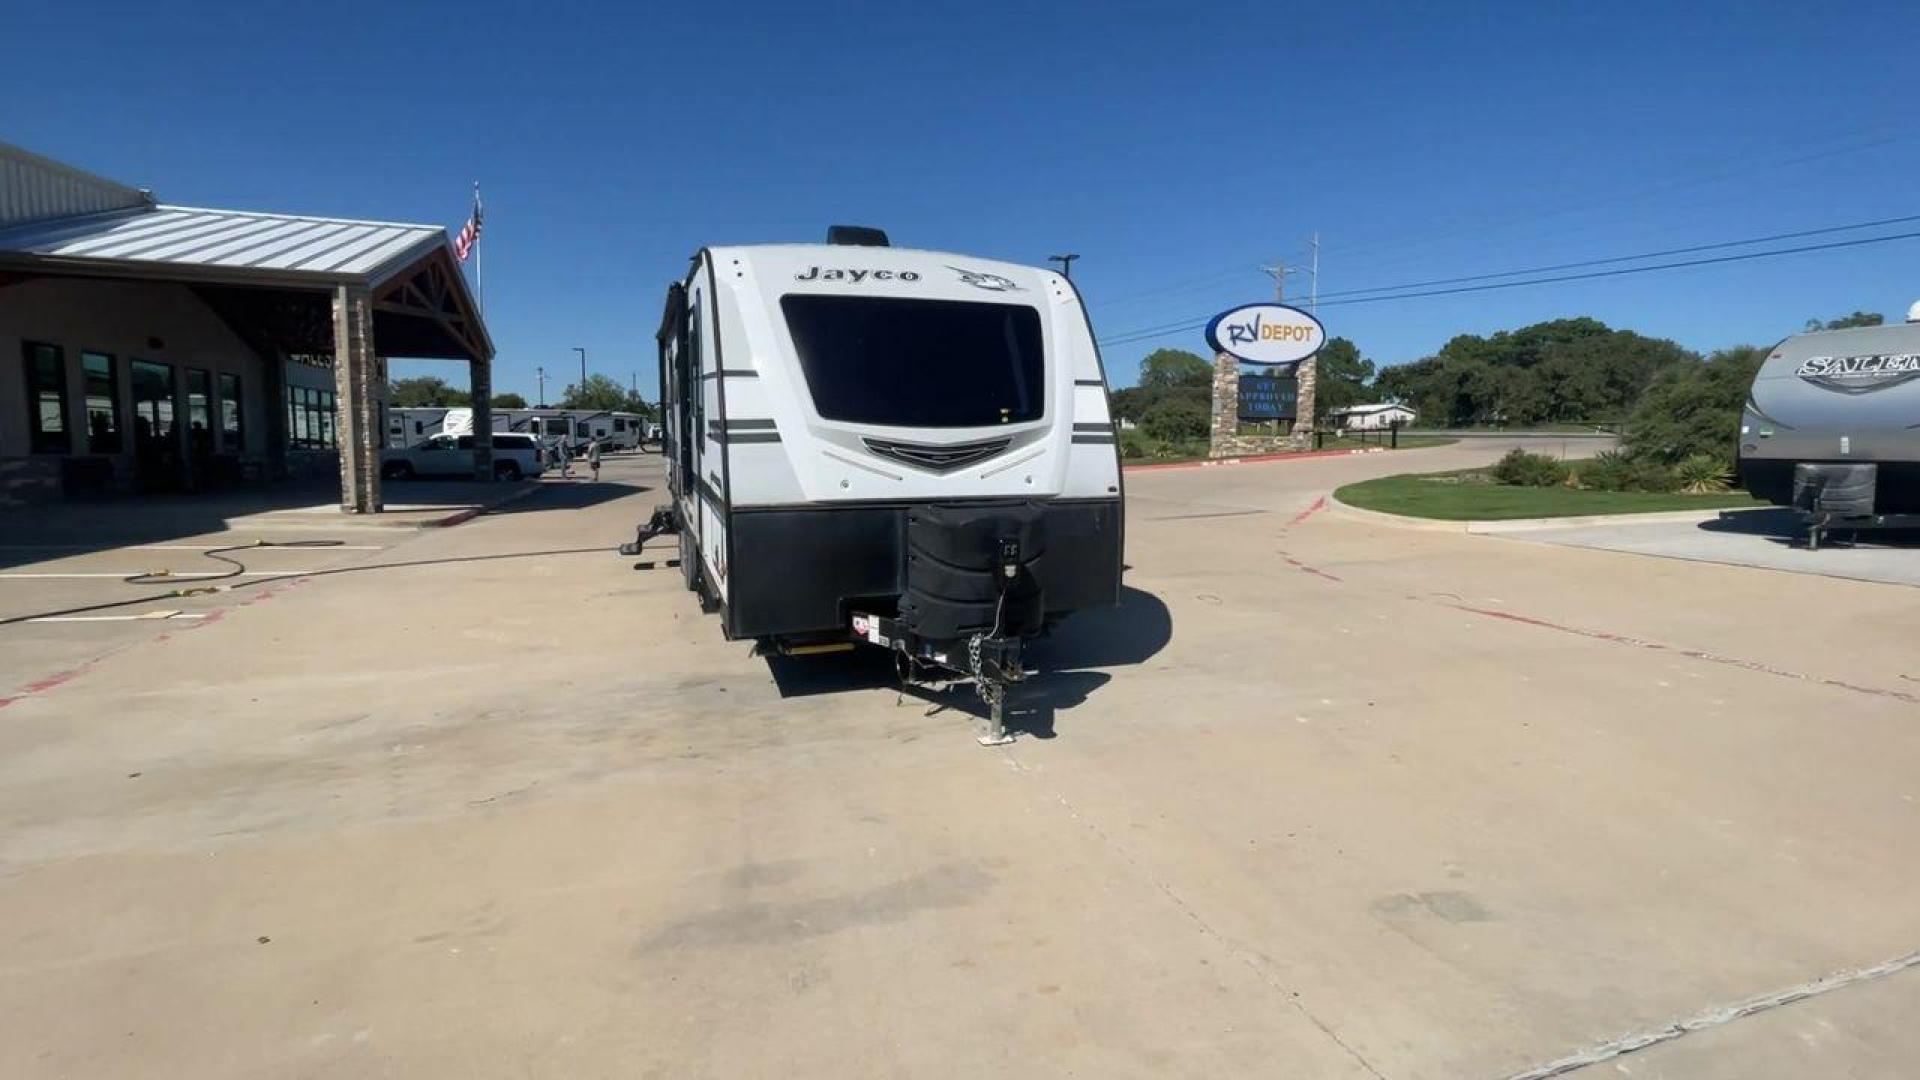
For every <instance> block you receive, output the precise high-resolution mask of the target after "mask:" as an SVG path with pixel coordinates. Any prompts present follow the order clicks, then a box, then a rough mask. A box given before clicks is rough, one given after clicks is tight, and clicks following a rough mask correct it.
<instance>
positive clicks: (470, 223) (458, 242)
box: [453, 184, 485, 262]
mask: <svg viewBox="0 0 1920 1080" xmlns="http://www.w3.org/2000/svg"><path fill="white" fill-rule="evenodd" d="M484 209H485V208H484V207H482V206H481V205H480V185H479V184H475V185H473V213H471V214H468V215H467V223H466V224H465V225H462V226H460V235H459V236H456V237H454V238H453V253H454V255H456V256H458V257H459V259H460V261H461V262H466V261H467V256H469V255H471V254H473V245H475V244H477V243H479V242H480V220H481V218H482V217H483V216H484V213H483V211H484Z"/></svg>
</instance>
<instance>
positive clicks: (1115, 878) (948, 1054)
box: [0, 440, 1920, 1080]
mask: <svg viewBox="0 0 1920 1080" xmlns="http://www.w3.org/2000/svg"><path fill="white" fill-rule="evenodd" d="M1510 445H1511V442H1510V441H1505V440H1483V441H1477V442H1474V443H1472V444H1462V445H1459V446H1453V447H1443V448H1436V449H1429V450H1409V451H1402V452H1399V453H1397V454H1391V455H1388V454H1382V455H1363V456H1354V457H1336V458H1320V459H1314V460H1308V461H1299V462H1284V463H1274V464H1248V465H1241V466H1223V467H1213V468H1197V469H1186V470H1168V471H1157V472H1144V473H1132V474H1129V476H1128V477H1127V494H1128V500H1129V519H1128V536H1127V540H1128V550H1127V558H1128V562H1129V563H1130V564H1131V570H1130V571H1129V574H1128V577H1127V585H1128V588H1127V593H1126V598H1125V602H1124V604H1123V605H1122V607H1121V608H1120V609H1118V610H1117V611H1114V612H1108V613H1092V614H1087V615H1082V616H1078V617H1076V618H1075V619H1073V620H1071V621H1069V622H1068V623H1067V624H1066V625H1065V626H1064V627H1063V628H1062V629H1061V632H1060V633H1059V634H1058V635H1057V636H1056V637H1054V638H1053V639H1052V640H1050V641H1048V642H1046V643H1045V644H1044V645H1043V646H1042V647H1041V648H1039V649H1038V650H1037V654H1036V658H1037V660H1038V662H1039V664H1040V666H1041V667H1043V668H1044V669H1045V671H1046V674H1045V675H1044V676H1042V677H1041V678H1040V679H1039V680H1038V681H1037V682H1035V683H1033V684H1031V685H1030V686H1029V688H1028V689H1027V691H1026V694H1025V696H1024V698H1023V700H1022V701H1021V702H1020V703H1019V705H1018V709H1019V715H1018V716H1017V720H1018V721H1019V722H1020V724H1021V726H1022V727H1024V728H1025V729H1026V731H1027V732H1028V734H1027V736H1026V737H1024V738H1022V739H1021V740H1020V741H1019V742H1017V743H1015V744H1014V745H1013V746H1011V747H1007V748H1003V749H998V750H985V749H981V748H979V747H977V746H975V745H974V744H973V741H972V739H971V738H970V737H969V735H970V730H971V724H972V720H971V717H970V716H969V715H968V714H967V713H966V711H965V709H964V706H965V705H966V704H967V700H966V698H964V697H962V696H956V697H954V698H952V699H951V700H950V701H946V702H943V703H935V705H933V706H930V704H929V703H928V702H927V701H924V700H921V699H918V698H915V697H912V696H903V695H900V694H898V693H897V692H896V691H895V690H894V688H893V687H892V685H891V683H890V681H889V679H888V678H887V674H886V668H885V666H884V665H880V666H878V667H876V666H875V665H873V664H870V663H865V662H862V661H861V660H859V659H858V658H854V659H851V660H849V659H847V658H838V659H834V658H826V659H821V660H817V661H810V662H807V663H800V662H786V663H783V664H780V665H778V666H770V665H769V663H768V662H767V661H765V660H761V659H756V658H754V657H752V656H751V655H750V654H749V651H748V648H747V646H746V645H745V644H744V643H738V644H729V643H726V642H723V641H721V640H720V632H719V629H718V627H717V625H716V623H715V620H714V619H713V618H712V617H710V616H702V615H701V614H700V613H699V611H698V608H697V606H696V604H695V603H694V601H693V599H692V597H691V596H690V594H688V593H686V592H684V591H683V590H682V589H681V587H680V581H679V577H678V575H677V572H676V571H672V570H667V569H655V570H644V571H636V570H634V569H632V568H631V566H632V562H633V560H631V559H622V558H619V557H617V556H615V555H613V554H612V553H611V548H612V547H613V545H615V544H617V543H619V542H620V541H621V540H623V539H625V538H627V536H629V535H630V533H631V530H632V527H633V525H634V523H635V522H636V521H637V520H639V519H641V518H643V517H644V516H645V514H646V511H647V509H648V508H650V507H651V506H652V505H653V504H654V502H656V501H658V500H659V499H661V498H662V495H661V493H660V492H659V491H658V490H657V487H658V485H659V482H660V481H659V472H658V469H657V466H656V464H655V462H654V460H653V459H628V460H623V461H616V462H614V463H613V464H611V465H609V467H608V470H607V473H606V476H605V480H604V482H603V483H601V484H599V485H590V484H586V483H576V484H567V483H562V482H551V483H544V484H543V485H542V487H541V488H540V489H539V490H538V492H537V493H536V494H535V495H533V496H531V497H529V498H527V499H524V500H521V501H519V502H516V503H514V504H512V505H511V506H508V507H504V508H502V510H501V512H498V513H494V514H489V515H486V516H482V517H480V518H477V519H476V520H473V521H471V522H469V523H467V524H464V525H461V526H459V527H457V528H451V529H439V530H417V531H416V530H387V531H384V532H382V533H380V534H378V536H379V538H378V539H375V540H369V539H365V537H366V536H368V535H369V534H368V533H367V532H366V531H364V530H357V531H356V530H351V529H341V530H332V529H328V528H326V527H325V526H324V525H321V526H316V527H314V528H312V529H311V530H309V529H304V528H303V529H302V530H300V531H299V532H298V533H297V535H299V536H300V537H302V538H311V539H342V538H345V539H347V542H348V544H350V545H353V546H352V547H351V548H349V547H341V548H335V549H328V550H325V551H324V554H321V553H320V549H314V550H312V551H308V552H300V553H298V554H295V553H292V552H275V553H274V554H271V555H264V554H263V555H262V557H261V558H260V560H259V565H258V569H261V570H271V569H273V568H287V567H288V566H290V564H292V563H294V562H299V563H300V564H301V565H298V566H293V567H292V569H296V570H303V571H311V573H304V574H301V575H299V576H298V577H294V578H288V579H285V580H282V581H278V582H276V583H275V584H274V585H272V586H269V587H263V588H261V589H259V590H258V591H257V592H255V593H253V594H252V595H251V596H249V595H248V593H247V591H246V590H244V589H243V590H237V591H234V592H227V593H219V594H214V595H212V596H207V597H190V598H185V599H182V600H180V601H178V602H177V603H175V602H169V606H170V607H177V608H180V609H182V610H183V611H184V612H188V613H194V614H199V615H200V616H201V617H199V618H196V619H188V620H181V621H176V620H172V619H169V620H165V621H155V622H112V623H26V624H13V625H9V626H0V634H4V635H6V636H5V637H4V638H3V639H0V641H3V642H4V644H3V645H0V698H4V699H5V704H4V706H3V707H0V966H4V970H5V972H6V975H7V977H6V978H5V979H4V980H0V1074H4V1075H8V1076H43V1075H44V1076H88V1077H94V1076H181V1077H186V1076H193V1077H205V1076H255V1075H263V1074H265V1075H300V1076H342V1077H345V1076H354V1077H358V1076H365V1075H409V1076H414V1075H444V1074H460V1075H473V1076H494V1075H516V1076H519V1075H535V1076H674V1077H681V1076H711V1077H742V1076H826V1075H832V1076H868V1075H901V1076H978V1075H988V1074H1017V1075H1026V1076H1068V1075H1080V1076H1156V1077H1157V1076H1195V1077H1200V1076H1205V1077H1218V1076H1234V1075H1282V1076H1301V1077H1320V1076H1328V1077H1374V1078H1383V1077H1384V1078H1391V1080H1412V1078H1426V1077H1433V1078H1441V1077H1446V1078H1452V1077H1511V1076H1548V1075H1634V1076H1675V1077H1677V1076H1687V1077H1696V1076H1709V1077H1753V1076H1815V1075H1817V1076H1899V1075H1909V1074H1910V1072H1911V1062H1912V1061H1914V1060H1916V1055H1920V1033H1916V1031H1915V1030H1914V1029H1913V1026H1912V1025H1911V1024H1910V1023H1908V1022H1907V1020H1906V1018H1907V1017H1909V1016H1911V1015H1912V1013H1913V1011H1914V1009H1915V1008H1917V1007H1920V972H1915V971H1913V970H1911V966H1912V965H1913V964H1914V963H1915V962H1916V959H1917V956H1916V953H1915V950H1916V949H1920V908H1917V907H1916V905H1915V904H1914V903H1913V900H1912V897H1913V893H1914V888H1915V886H1916V884H1917V883H1920V871H1916V870H1915V869H1913V868H1914V867H1915V866H1916V865H1920V863H1917V862H1916V860H1915V856H1917V855H1920V802H1917V801H1916V800H1920V780H1916V779H1915V778H1916V777H1920V723H1916V721H1920V660H1916V659H1915V658H1916V656H1920V653H1917V652H1916V651H1915V649H1914V648H1913V646H1912V642H1913V640H1914V639H1915V636H1916V631H1920V612H1917V611H1916V609H1915V607H1914V605H1913V604H1912V593H1911V591H1910V590H1909V589H1907V588H1905V587H1903V586H1897V585H1888V584H1882V583H1875V582H1866V581H1852V580H1836V579H1833V578H1827V577H1820V576H1809V575H1789V574H1779V573H1773V572H1769V571H1766V570H1761V569H1753V568H1747V567H1738V566H1726V565H1718V564H1713V563H1703V562H1690V561H1681V560H1674V559H1652V558H1644V557H1640V556H1637V555H1633V554H1629V553H1621V552H1616V551H1602V550H1592V549H1588V548H1584V547H1572V546H1562V545H1555V544H1531V543H1515V542H1512V541H1511V540H1508V539H1505V538H1501V537H1489V536H1472V535H1465V534H1459V533H1440V532H1421V531H1413V530H1405V529H1397V528H1393V527H1390V526H1382V525H1378V524H1374V523H1367V522H1361V521H1356V520H1351V519H1346V518H1342V517H1340V516H1338V515H1336V514H1333V513H1330V512H1328V511H1327V510H1326V506H1327V502H1326V495H1327V493H1328V492H1330V491H1331V490H1332V488H1333V487H1335V486H1337V485H1339V484H1342V483H1347V482H1351V481H1353V480H1357V479H1362V478H1365V477H1368V476H1375V475H1383V474H1386V473H1391V472H1402V471H1428V470H1439V469H1448V468H1459V467H1466V466H1469V465H1474V464H1479V463H1483V462H1487V461H1491V460H1493V459H1494V458H1496V457H1497V456H1498V455H1499V454H1500V453H1502V452H1504V451H1505V450H1506V449H1507V448H1508V447H1509V446H1510ZM220 535H221V536H226V535H228V534H226V533H222V534H220ZM146 542H147V543H155V544H157V543H184V544H196V543H202V542H205V543H212V541H210V540H207V539H206V538H205V537H204V536H203V537H188V538H184V539H178V540H155V539H151V538H149V539H148V540H147V541H146ZM669 550H670V549H669V548H668V547H667V546H666V545H664V544H663V545H662V551H663V555H664V554H665V553H666V552H667V551H669ZM177 554H181V555H182V556H183V557H184V556H187V555H192V554H193V553H191V552H180V553H177ZM309 555H311V556H313V557H314V558H315V559H323V560H324V561H309V559H308V556H309ZM147 557H149V555H144V554H142V555H136V554H135V553H132V552H127V551H123V550H119V549H113V550H103V551H89V552H85V553H80V554H77V555H71V556H70V557H63V558H62V559H60V560H59V561H55V560H52V559H50V558H48V559H27V558H24V557H22V558H15V559H10V560H9V568H10V569H12V570H14V571H17V572H33V571H34V570H35V568H37V567H41V566H48V565H57V566H75V567H85V568H94V567H99V568H101V570H100V572H109V571H112V572H117V571H120V570H123V569H128V568H133V569H139V568H143V567H144V565H145V559H146V558H147ZM129 560H131V561H129ZM248 565H249V568H250V570H252V569H255V564H254V562H253V561H252V560H251V559H249V561H248ZM74 572H82V571H78V570H76V571H74ZM126 588H127V587H126V586H123V585H121V584H120V583H119V582H117V581H112V580H109V579H12V580H0V589H4V590H6V591H5V592H3V593H0V600H3V601H4V603H5V605H6V610H7V611H9V612H22V611H30V610H43V608H41V607H38V606H36V605H45V606H46V607H52V606H61V605H70V604H71V603H73V602H75V601H76V600H79V599H85V598H87V597H92V596H99V597H101V598H102V599H106V598H110V597H111V596H114V595H118V594H119V592H121V591H124V590H125V589H126ZM131 610H132V612H134V613H137V612H138V611H139V610H140V609H138V608H135V609H131ZM215 612H218V613H219V614H218V616H217V617H215V615H214V613H215ZM1783 612H1792V613H1793V618H1792V619H1791V621H1783V619H1782V617H1781V613H1783ZM188 624H191V625H192V626H193V627H194V628H193V629H191V630H188V629H187V625H188ZM940 704H944V705H945V706H947V707H945V708H941V707H938V705H940ZM1640 1047H1645V1048H1640ZM1627 1050H1631V1051H1632V1052H1628V1053H1624V1055H1622V1054H1621V1052H1622V1051H1627Z"/></svg>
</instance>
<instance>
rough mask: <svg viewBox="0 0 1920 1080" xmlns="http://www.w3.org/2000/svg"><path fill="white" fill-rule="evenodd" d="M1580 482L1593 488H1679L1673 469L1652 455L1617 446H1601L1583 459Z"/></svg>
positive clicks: (1636, 489)
mask: <svg viewBox="0 0 1920 1080" xmlns="http://www.w3.org/2000/svg"><path fill="white" fill-rule="evenodd" d="M1578 476H1579V486H1580V487H1583V488H1591V489H1592V490H1594V491H1654V492H1670V491H1678V490H1679V488H1680V477H1679V476H1678V475H1677V474H1676V473H1675V472H1674V470H1672V469H1670V468H1668V467H1667V466H1666V465H1665V464H1664V463H1662V462H1660V461H1659V460H1658V459H1656V458H1652V457H1633V456H1630V455H1628V454H1623V453H1621V452H1620V451H1618V450H1602V451H1601V452H1600V453H1598V454H1595V455H1593V457H1592V459H1591V460H1588V461H1586V462H1583V463H1582V464H1581V465H1580V469H1579V472H1578Z"/></svg>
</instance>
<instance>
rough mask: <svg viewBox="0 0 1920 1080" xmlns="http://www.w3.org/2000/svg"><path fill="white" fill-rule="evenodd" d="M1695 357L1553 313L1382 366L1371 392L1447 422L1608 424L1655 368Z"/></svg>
mask: <svg viewBox="0 0 1920 1080" xmlns="http://www.w3.org/2000/svg"><path fill="white" fill-rule="evenodd" d="M1698 360H1699V357H1698V356H1696V355H1694V354H1693V353H1690V352H1688V351H1687V350H1685V349H1683V348H1681V347H1680V346H1678V345H1676V344H1674V343H1673V342H1671V341H1667V340H1665V339H1662V338H1649V337H1643V336H1641V335H1639V334H1636V333H1634V332H1632V331H1631V330H1615V329H1612V328H1611V327H1609V326H1607V324H1605V323H1603V322H1601V321H1599V320H1598V319H1588V318H1577V319H1555V320H1552V321H1549V322H1544V323H1535V324H1534V325H1532V326H1523V327H1521V328H1519V329H1518V330H1511V331H1506V330H1503V331H1501V332H1499V333H1496V334H1493V335H1492V336H1490V337H1481V336H1479V335H1476V334H1462V335H1460V336H1458V337H1456V338H1454V339H1453V340H1451V341H1449V342H1447V343H1446V344H1445V345H1443V346H1441V348H1440V351H1439V352H1438V353H1436V354H1434V355H1433V356H1429V357H1423V358H1422V359H1419V360H1415V361H1413V362H1412V363H1408V364H1400V365H1397V366H1394V367H1390V368H1386V369H1384V370H1382V371H1381V372H1380V374H1379V375H1378V376H1376V377H1375V378H1374V382H1373V392H1374V393H1375V394H1376V395H1378V396H1384V397H1391V398H1397V399H1399V400H1401V401H1403V402H1405V403H1407V404H1408V405H1411V406H1412V407H1413V408H1414V409H1416V410H1418V411H1419V413H1420V418H1421V419H1422V420H1423V421H1425V422H1428V423H1432V424H1435V425H1441V426H1446V427H1460V426H1464V425H1469V424H1497V425H1524V424H1537V423H1541V422H1543V421H1567V420H1597V421H1613V420H1618V419H1619V418H1621V417H1623V416H1625V415H1626V414H1627V413H1628V412H1629V411H1630V410H1631V409H1632V408H1633V405H1634V402H1635V401H1636V400H1638V399H1639V397H1640V394H1641V392H1642V391H1643V390H1645V389H1646V388H1647V386H1648V385H1649V384H1651V383H1652V382H1653V380H1654V379H1655V378H1656V377H1657V376H1658V375H1659V374H1660V373H1661V372H1662V371H1665V370H1667V369H1668V368H1670V367H1672V366H1674V365H1677V364H1683V363H1687V362H1690V361H1691V362H1697V361H1698Z"/></svg>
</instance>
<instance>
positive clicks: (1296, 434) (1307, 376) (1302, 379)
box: [1290, 357, 1320, 450]
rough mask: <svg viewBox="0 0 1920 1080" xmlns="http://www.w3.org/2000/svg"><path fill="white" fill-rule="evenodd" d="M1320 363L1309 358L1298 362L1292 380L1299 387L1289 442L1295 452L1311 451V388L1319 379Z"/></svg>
mask: <svg viewBox="0 0 1920 1080" xmlns="http://www.w3.org/2000/svg"><path fill="white" fill-rule="evenodd" d="M1319 373H1320V361H1319V359H1318V358H1316V357H1309V358H1307V359H1305V360H1302V361H1300V367H1299V368H1298V369H1297V370H1296V371H1295V373H1294V378H1295V380H1296V381H1297V382H1298V384H1299V387H1300V396H1299V398H1298V401H1299V405H1298V407H1297V408H1295V409H1294V413H1295V414H1296V416H1295V419H1294V421H1293V436H1292V438H1291V440H1290V441H1291V442H1292V443H1293V447H1294V449H1296V450H1311V449H1313V386H1314V383H1316V382H1318V381H1319V378H1320V374H1319Z"/></svg>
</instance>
